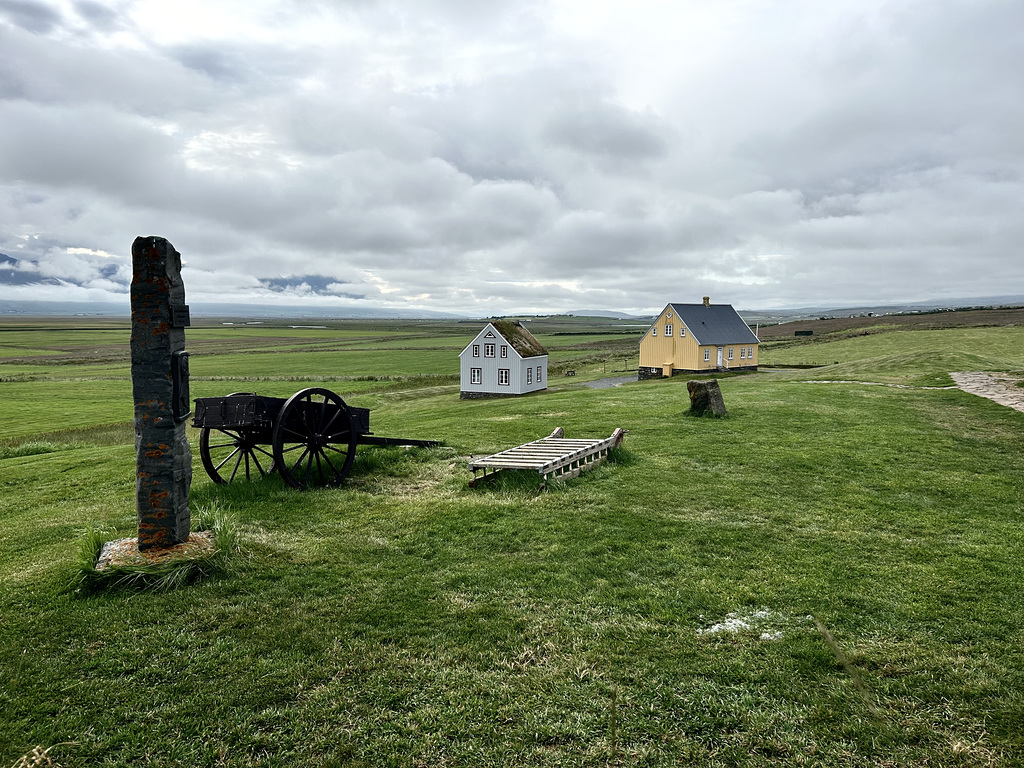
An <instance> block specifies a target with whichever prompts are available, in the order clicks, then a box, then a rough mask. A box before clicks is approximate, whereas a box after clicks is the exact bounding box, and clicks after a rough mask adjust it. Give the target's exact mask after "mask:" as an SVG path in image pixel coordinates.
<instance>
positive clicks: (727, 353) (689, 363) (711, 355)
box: [638, 296, 758, 379]
mask: <svg viewBox="0 0 1024 768" xmlns="http://www.w3.org/2000/svg"><path fill="white" fill-rule="evenodd" d="M757 345H758V340H757V336H755V335H754V332H753V331H752V330H750V328H749V327H748V326H747V324H746V323H745V322H743V318H742V317H740V316H739V314H737V312H736V310H735V309H733V308H732V305H731V304H712V303H711V301H710V299H709V298H708V297H707V296H705V297H704V303H703V304H669V305H668V306H667V307H665V309H663V310H662V311H661V314H660V315H658V319H657V320H655V321H654V325H652V326H651V327H650V328H648V329H647V333H645V334H644V337H643V339H642V340H641V341H640V368H639V374H638V378H640V379H654V378H658V377H660V376H675V375H676V374H678V373H703V372H708V371H737V370H739V371H751V370H753V371H756V370H757Z"/></svg>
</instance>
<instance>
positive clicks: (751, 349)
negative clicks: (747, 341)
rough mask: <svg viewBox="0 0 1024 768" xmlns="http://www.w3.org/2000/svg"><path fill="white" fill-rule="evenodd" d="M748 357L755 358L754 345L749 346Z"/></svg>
mask: <svg viewBox="0 0 1024 768" xmlns="http://www.w3.org/2000/svg"><path fill="white" fill-rule="evenodd" d="M747 357H748V358H750V359H751V360H753V359H754V348H753V347H747Z"/></svg>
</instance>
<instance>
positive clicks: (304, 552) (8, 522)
mask: <svg viewBox="0 0 1024 768" xmlns="http://www.w3.org/2000/svg"><path fill="white" fill-rule="evenodd" d="M983 330H991V331H999V330H1012V331H1016V329H983ZM970 332H971V333H973V332H974V329H971V331H970ZM921 333H926V332H900V333H894V334H890V336H892V337H893V338H892V339H890V341H889V342H888V343H887V344H888V346H885V347H884V348H883V347H879V346H876V344H877V342H876V341H874V339H875V338H876V337H872V336H868V337H863V338H859V339H849V340H844V341H841V342H836V343H835V350H829V351H828V355H829V357H831V358H832V359H833V362H834V361H835V360H840V361H841V362H840V364H839V365H838V366H836V365H832V366H829V368H825V369H818V370H816V371H798V372H787V373H778V374H775V373H772V374H767V373H761V374H757V375H749V376H738V377H732V378H724V379H722V380H721V386H722V391H723V394H724V397H725V402H726V405H727V407H728V409H729V414H730V415H729V417H728V418H726V419H721V420H715V419H692V418H689V417H687V416H686V415H685V411H686V409H687V407H688V404H689V401H688V396H687V393H686V382H685V378H678V377H677V378H676V379H673V380H666V381H651V382H639V383H634V384H628V385H626V386H622V387H618V388H615V389H607V390H590V389H582V388H577V387H566V388H564V389H552V390H549V391H547V392H544V393H540V394H537V395H533V396H528V397H524V398H519V399H510V400H498V401H479V400H477V401H460V400H458V396H457V387H451V386H447V387H444V386H442V387H440V388H439V387H438V386H436V382H434V383H433V384H432V385H431V386H423V387H418V388H417V387H415V386H413V384H414V383H415V382H412V381H411V380H409V381H405V382H402V387H401V388H397V387H391V384H392V383H393V382H369V381H367V382H351V383H352V384H354V385H355V384H358V385H359V386H358V387H357V389H358V391H355V392H353V393H352V395H351V396H350V397H347V399H349V400H350V401H351V402H352V403H353V404H355V405H361V406H367V407H371V408H373V409H374V411H373V414H372V425H373V428H374V431H375V432H377V433H378V434H382V435H394V436H407V437H419V438H436V439H441V440H443V441H444V443H445V447H443V448H440V449H432V450H413V451H405V450H401V449H373V448H368V447H365V446H364V447H362V448H360V449H359V456H358V459H357V464H356V466H355V468H354V470H353V473H352V475H351V476H350V478H349V482H348V484H347V486H346V487H345V488H343V489H338V490H322V491H312V492H305V493H301V492H297V491H293V490H291V489H290V488H288V487H286V486H285V485H284V484H283V483H282V482H281V481H280V480H279V479H278V478H276V477H274V478H270V479H269V480H266V481H264V482H262V483H256V484H251V485H231V486H218V485H214V484H213V483H212V482H211V481H210V480H209V479H208V478H207V477H206V476H205V474H204V473H203V470H202V467H201V465H200V463H199V461H198V450H197V449H195V448H194V449H193V450H194V452H195V454H196V455H195V460H194V462H193V465H194V472H195V474H194V477H193V487H192V494H191V501H192V506H193V508H195V509H205V510H210V509H220V510H227V511H228V512H229V513H230V514H231V515H233V516H234V517H235V518H236V519H237V520H238V524H239V527H240V531H241V536H242V541H243V553H242V555H241V556H240V557H239V558H238V559H237V560H236V564H235V566H234V568H233V570H232V571H231V572H230V573H228V574H226V575H224V576H220V577H216V578H212V579H207V580H205V581H200V582H197V583H195V584H193V585H191V586H188V587H184V588H180V589H177V590H173V591H169V592H157V593H152V592H143V593H132V594H127V593H117V592H112V593H101V594H98V595H91V596H90V595H83V594H78V593H76V592H75V591H74V590H73V589H72V588H71V587H69V584H70V583H71V582H72V579H73V576H74V570H75V561H76V556H77V552H78V546H79V544H80V542H81V541H82V540H83V538H84V536H85V532H86V530H87V529H89V528H90V527H94V526H102V527H105V528H107V529H109V530H110V531H111V534H112V535H120V536H132V535H134V532H135V528H134V526H135V507H134V496H133V493H134V447H133V445H132V434H131V429H130V427H127V428H126V426H125V419H126V418H128V417H130V410H131V406H130V402H129V403H127V405H126V404H125V403H124V402H123V399H124V398H125V397H128V398H129V399H130V386H129V387H128V389H127V390H125V389H124V387H125V384H124V382H125V381H127V379H123V380H121V381H117V380H106V379H96V380H92V381H81V380H78V379H75V380H74V381H73V383H72V379H73V374H72V371H73V370H74V369H75V368H76V366H73V365H71V366H69V367H68V371H67V381H65V382H61V381H57V380H53V381H46V382H41V383H43V384H45V385H46V386H47V387H50V386H53V387H57V386H59V385H61V384H63V385H64V386H65V388H68V389H69V390H70V391H74V392H76V393H78V397H79V398H80V399H81V400H82V401H83V403H84V404H85V405H83V408H82V410H83V411H85V413H83V415H82V416H81V424H80V425H79V424H77V423H76V426H80V427H81V428H80V429H77V430H75V431H74V432H68V433H61V432H59V431H55V430H57V427H56V426H54V425H55V424H59V419H55V418H53V414H50V415H47V410H48V409H50V410H54V411H55V410H56V409H57V408H58V407H59V408H61V409H67V408H68V407H69V404H66V403H61V404H59V406H54V405H53V404H51V403H50V402H49V398H42V399H40V398H35V397H33V390H32V389H31V387H29V386H28V385H29V384H30V383H31V382H24V381H7V380H5V379H2V377H0V402H3V403H4V409H5V410H4V413H5V414H7V413H16V414H17V415H18V417H17V418H16V419H9V418H5V424H4V427H3V428H2V432H0V457H2V458H0V488H2V489H3V490H4V491H5V492H4V493H3V494H2V495H0V519H2V520H3V521H4V526H3V527H2V528H0V584H2V589H0V766H4V765H11V764H13V763H15V762H16V761H17V760H18V759H19V758H20V757H22V756H23V755H25V754H27V753H29V752H30V751H31V750H32V749H33V748H34V747H36V746H40V747H43V748H46V747H50V746H51V745H59V746H55V747H54V748H53V750H52V752H51V756H52V758H53V759H54V760H55V761H56V762H58V763H60V764H61V765H111V766H114V765H118V766H120V765H124V766H137V765H153V766H179V765H181V766H184V765H188V766H218V765H228V766H257V765H258V766H293V765H312V766H378V765H382V766H391V765H394V766H439V765H458V766H463V765H468V766H472V765H479V766H497V765H523V766H527V765H529V766H534V765H541V766H564V765H569V766H604V765H645V766H670V765H671V766H676V765H695V766H733V765H738V766H762V765H817V766H865V767H867V766H880V765H881V766H890V765H891V766H988V765H999V766H1002V765H1007V766H1009V765H1017V764H1020V763H1021V762H1022V761H1024V725H1022V723H1024V629H1022V627H1024V567H1022V565H1021V560H1020V552H1021V548H1022V545H1024V541H1022V539H1024V536H1022V533H1021V514H1022V510H1024V491H1022V489H1024V414H1021V413H1018V412H1015V411H1012V410H1010V409H1007V408H1004V407H1001V406H998V405H996V404H994V403H991V402H989V401H987V400H983V399H981V398H978V397H974V396H971V395H968V394H965V393H962V392H960V391H958V390H954V389H933V388H926V387H930V386H932V385H931V383H930V382H933V381H938V380H939V379H941V376H943V375H945V374H946V373H948V371H949V370H959V369H960V368H946V367H945V365H946V364H947V363H948V362H950V361H963V362H968V361H971V360H975V361H976V362H977V363H978V364H977V365H976V366H975V367H974V368H971V369H978V370H990V369H994V368H997V367H999V364H1000V361H1007V362H1006V363H1005V364H1004V365H1005V366H1009V367H1010V368H1011V369H1014V368H1016V369H1020V368H1024V360H1016V359H1015V357H1014V356H1015V355H1016V356H1018V357H1019V356H1020V355H1021V354H1022V353H1021V352H1020V346H1019V342H1020V336H1019V335H1015V334H1013V333H1005V334H1002V335H1000V334H993V335H991V336H985V337H983V338H984V339H985V340H987V341H986V344H987V346H986V345H983V344H980V343H975V342H977V341H978V338H979V337H975V336H972V335H966V336H963V337H957V336H956V334H957V333H961V332H960V331H941V332H936V333H939V334H948V335H947V336H946V338H948V339H955V340H957V341H956V343H954V344H953V345H952V346H951V348H946V349H944V350H935V351H934V354H933V353H932V352H931V351H930V350H927V349H926V350H923V351H922V350H919V349H918V348H917V347H916V346H914V342H916V340H917V339H918V338H919V335H920V334H921ZM963 333H965V334H966V333H968V332H967V331H963ZM900 338H902V341H900ZM34 343H35V344H36V347H37V348H41V349H46V348H47V345H46V344H39V343H38V342H34ZM609 343H610V344H611V345H612V346H609V347H608V350H607V351H608V352H609V353H616V354H617V347H615V346H614V345H615V343H616V342H615V340H609ZM857 343H860V344H864V345H865V346H862V347H860V348H858V347H857V346H856V344H857ZM448 344H450V339H447V338H444V337H443V336H442V337H440V338H439V343H438V346H439V347H440V346H444V345H448ZM841 345H842V346H841ZM1015 345H1017V346H1015ZM818 347H819V348H821V349H828V346H826V345H818ZM440 352H441V350H440V349H433V351H432V348H429V347H428V348H427V349H425V350H424V351H423V353H422V354H423V360H422V367H423V368H424V369H425V370H430V369H431V368H432V367H437V366H438V364H439V361H440V360H441V358H440V357H439V356H437V355H439V354H440ZM399 353H401V355H399ZM407 353H408V354H410V355H413V354H416V353H414V352H412V351H410V350H394V349H389V350H386V351H381V352H379V353H378V355H380V358H379V359H380V361H381V365H382V366H383V364H384V362H390V361H391V360H393V359H394V360H402V359H404V358H403V357H402V356H403V355H405V354H407ZM926 353H927V354H926ZM7 354H12V355H13V353H7ZM341 354H343V353H340V352H330V353H324V354H323V355H322V356H321V355H320V353H317V352H310V353H298V352H297V353H294V354H289V355H280V356H279V355H254V356H251V357H249V360H250V361H253V360H258V361H259V365H260V366H261V368H262V367H263V366H264V361H267V363H266V369H267V370H266V374H267V375H268V376H278V377H280V380H278V381H276V382H271V383H272V384H273V386H281V387H283V388H284V389H285V392H286V393H287V392H290V391H294V390H295V389H297V388H299V387H300V386H302V384H301V383H296V382H294V381H291V380H290V379H289V377H292V376H300V375H302V374H303V373H305V372H306V371H307V370H308V371H315V370H316V363H317V359H318V358H320V357H322V360H321V363H322V364H323V365H324V366H325V367H328V368H329V367H330V366H332V365H334V364H335V363H336V362H337V360H338V357H336V355H341ZM359 354H360V355H362V354H364V353H359ZM365 354H367V355H369V354H370V353H365ZM447 354H449V356H450V354H451V353H450V352H449V353H447ZM794 354H795V353H794ZM303 356H305V358H308V360H309V367H308V369H307V368H302V369H298V370H296V369H294V366H295V365H296V360H297V359H298V358H301V357H303ZM393 356H395V357H393ZM236 357H238V356H237V353H236V352H229V351H228V350H224V355H223V356H222V358H223V360H224V361H226V362H227V363H229V364H230V366H232V367H231V370H232V371H235V370H236V368H237V369H238V370H241V362H242V359H238V360H236ZM409 359H410V360H412V359H413V358H409ZM899 359H902V362H901V363H897V362H896V361H897V360H899ZM371 360H372V358H371V357H367V358H366V360H365V365H366V367H367V368H369V366H370V361H371ZM196 362H197V363H198V359H197V361H196ZM215 362H216V360H215V359H214V360H213V361H212V362H211V365H210V370H215V369H216V365H214V364H213V363H215ZM779 362H781V361H779ZM236 363H237V365H236ZM363 364H364V363H360V365H363ZM594 365H596V363H595V364H594ZM0 366H2V360H0ZM844 366H845V367H846V370H845V371H843V370H841V369H843V368H844ZM84 367H86V366H78V368H79V369H81V368H84ZM360 370H362V369H361V368H360ZM837 370H838V371H839V373H841V374H842V375H835V374H836V371H837ZM78 372H79V373H81V370H79V371H78ZM379 372H380V371H378V373H379ZM193 374H194V375H195V367H193ZM826 374H827V375H826ZM86 378H87V377H86ZM813 378H819V379H832V380H842V381H843V382H845V383H814V384H812V383H807V382H808V381H810V380H811V379H813ZM856 380H860V381H863V382H869V381H892V382H895V383H902V384H908V383H909V384H911V386H906V387H886V386H873V385H869V384H866V383H856ZM36 383H40V382H36ZM311 383H312V382H311ZM559 383H561V382H559ZM922 383H923V384H924V385H925V386H921V384H922ZM212 385H217V386H218V387H220V386H224V387H226V388H227V389H230V388H231V383H230V382H222V381H217V382H211V381H201V382H193V395H195V396H202V394H199V393H198V392H197V391H196V390H197V388H198V389H203V390H204V391H205V388H206V387H209V386H212ZM364 387H365V388H364ZM339 391H341V388H339ZM48 392H50V394H52V392H53V391H52V390H48ZM126 392H127V394H126ZM221 393H222V392H220V391H219V390H218V391H217V392H211V393H210V394H221ZM268 394H269V392H268ZM10 408H14V409H16V410H14V411H10V410H8V409H10ZM73 410H74V409H73V407H72V408H71V411H67V410H65V411H61V412H62V413H66V412H72V411H73ZM126 410H127V411H128V417H126V416H125V411H126ZM21 419H26V420H31V419H34V420H35V421H34V422H33V423H34V424H35V425H36V426H35V427H34V428H33V429H32V430H29V431H24V430H23V429H22V428H20V427H18V426H17V424H11V423H8V422H10V421H13V422H17V421H18V420H21ZM118 424H120V426H118ZM556 426H562V427H564V428H565V431H566V434H567V436H570V437H572V436H588V437H604V436H607V435H609V434H610V433H611V431H612V430H613V429H614V428H615V427H618V426H622V427H625V428H627V429H629V430H630V433H629V435H628V437H627V438H626V448H625V451H623V452H622V453H621V454H620V455H619V456H618V457H617V459H616V461H614V462H612V463H609V464H606V465H604V466H602V467H600V468H599V469H597V470H595V471H594V472H592V473H589V474H587V475H584V476H582V477H580V478H577V479H574V480H571V481H568V482H566V483H564V484H555V485H554V487H553V488H552V489H551V490H550V491H549V492H547V493H538V492H537V482H536V478H534V477H530V476H526V477H523V476H512V477H510V478H507V479H503V480H500V481H498V482H495V483H494V484H492V485H487V484H485V485H482V486H480V487H478V488H475V489H470V488H468V487H467V480H468V479H469V473H468V471H467V470H466V467H465V464H466V459H467V458H468V456H469V455H471V454H474V455H481V454H485V453H490V452H493V451H495V450H499V449H501V448H505V447H509V446H511V445H514V444H518V443H520V442H524V441H526V440H530V439H534V438H537V437H541V436H543V435H546V434H548V433H549V432H550V431H551V430H552V429H553V428H554V427H556ZM18 430H20V431H18ZM41 440H45V441H46V442H45V443H43V442H35V443H34V442H33V441H41ZM33 445H36V446H37V450H39V451H40V452H38V453H30V454H29V455H24V453H22V452H19V451H18V450H15V449H16V448H18V447H19V446H21V447H28V448H29V449H31V446H33ZM3 451H6V453H5V452H3ZM43 451H45V452H43ZM812 617H814V618H816V619H817V620H818V621H819V622H821V624H822V625H823V626H824V627H825V628H827V630H828V631H829V633H830V634H831V636H832V637H834V638H835V641H836V643H837V644H838V649H839V653H838V654H837V653H836V651H835V650H834V649H833V648H832V647H830V645H829V644H828V643H827V642H826V639H825V638H824V637H823V635H822V633H821V631H820V630H819V629H818V628H817V626H816V624H815V621H814V619H812ZM844 661H845V662H846V663H845V664H844Z"/></svg>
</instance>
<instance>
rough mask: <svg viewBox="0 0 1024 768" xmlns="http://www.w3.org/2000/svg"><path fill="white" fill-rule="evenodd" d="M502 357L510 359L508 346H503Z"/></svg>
mask: <svg viewBox="0 0 1024 768" xmlns="http://www.w3.org/2000/svg"><path fill="white" fill-rule="evenodd" d="M501 356H502V357H508V344H502V345H501Z"/></svg>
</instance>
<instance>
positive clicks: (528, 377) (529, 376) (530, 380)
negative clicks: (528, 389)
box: [526, 366, 533, 384]
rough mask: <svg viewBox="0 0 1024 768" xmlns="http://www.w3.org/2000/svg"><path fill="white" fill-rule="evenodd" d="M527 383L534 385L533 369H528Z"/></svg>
mask: <svg viewBox="0 0 1024 768" xmlns="http://www.w3.org/2000/svg"><path fill="white" fill-rule="evenodd" d="M526 383H527V384H533V368H530V367H529V366H527V367H526Z"/></svg>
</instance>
